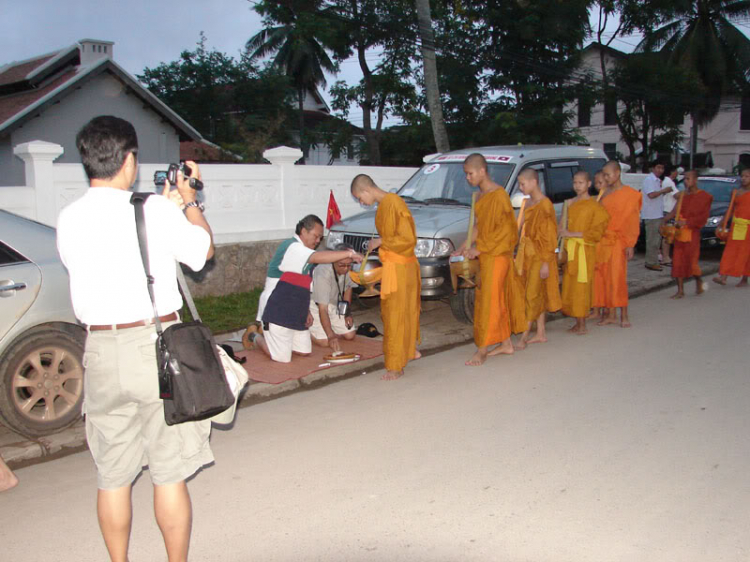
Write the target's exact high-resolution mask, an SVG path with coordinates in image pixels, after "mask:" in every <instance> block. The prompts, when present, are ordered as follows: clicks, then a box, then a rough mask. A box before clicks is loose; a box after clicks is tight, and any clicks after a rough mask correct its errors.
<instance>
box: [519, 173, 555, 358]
mask: <svg viewBox="0 0 750 562" xmlns="http://www.w3.org/2000/svg"><path fill="white" fill-rule="evenodd" d="M518 185H519V187H520V188H521V192H522V193H523V194H524V195H527V196H528V197H529V200H528V201H527V202H526V211H525V216H524V224H523V231H522V235H521V242H520V245H519V246H518V255H517V257H516V268H517V269H518V273H519V274H520V275H521V276H522V278H523V281H524V285H525V288H526V290H525V297H526V299H525V301H526V307H525V310H526V314H525V316H526V330H525V331H524V332H523V335H522V336H521V339H520V340H519V341H518V343H517V344H516V349H524V348H525V347H526V344H529V343H544V342H546V341H547V329H546V324H547V312H556V311H558V310H560V309H561V308H562V300H561V299H560V280H559V277H558V273H557V255H556V254H555V250H556V249H557V219H556V217H555V208H554V206H553V205H552V201H550V199H549V197H546V196H545V195H544V193H542V189H541V188H540V187H539V172H537V171H536V170H534V169H532V168H527V169H525V170H524V171H522V172H521V173H520V174H519V175H518ZM534 321H536V334H534V337H533V338H531V339H529V334H530V333H531V327H532V325H533V323H534Z"/></svg>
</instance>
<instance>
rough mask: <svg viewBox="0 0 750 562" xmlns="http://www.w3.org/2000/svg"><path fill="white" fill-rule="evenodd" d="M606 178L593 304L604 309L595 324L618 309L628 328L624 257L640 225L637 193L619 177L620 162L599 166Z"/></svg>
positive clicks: (607, 320) (630, 251)
mask: <svg viewBox="0 0 750 562" xmlns="http://www.w3.org/2000/svg"><path fill="white" fill-rule="evenodd" d="M602 172H603V174H604V180H605V181H606V182H607V195H606V197H604V198H603V199H602V205H603V206H604V209H605V210H606V211H607V213H608V214H609V223H608V224H607V230H606V232H605V233H604V237H603V238H602V241H601V245H602V248H601V255H600V256H599V257H600V259H601V260H602V286H601V287H600V288H599V291H597V290H595V291H594V293H595V295H596V297H595V300H594V306H595V307H596V306H604V307H606V308H607V309H608V311H607V316H606V317H605V318H603V319H602V320H601V321H599V322H598V325H599V326H606V325H609V324H616V323H617V309H618V308H619V309H620V326H622V327H623V328H630V326H631V324H630V318H629V317H628V261H629V260H631V259H633V255H634V254H635V250H634V248H635V243H636V242H637V241H638V234H639V232H640V227H641V204H642V203H643V199H642V197H641V194H640V193H639V192H638V191H636V190H635V189H633V188H632V187H630V186H627V185H623V184H622V181H621V180H620V163H619V162H617V160H610V161H609V162H607V164H606V165H605V166H604V169H603V170H602Z"/></svg>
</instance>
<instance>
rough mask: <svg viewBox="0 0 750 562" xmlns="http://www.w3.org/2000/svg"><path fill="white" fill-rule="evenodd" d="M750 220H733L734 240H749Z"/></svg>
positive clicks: (736, 218)
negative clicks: (748, 227) (748, 226)
mask: <svg viewBox="0 0 750 562" xmlns="http://www.w3.org/2000/svg"><path fill="white" fill-rule="evenodd" d="M749 224H750V219H741V218H740V217H734V218H733V219H732V240H745V239H746V238H747V225H749Z"/></svg>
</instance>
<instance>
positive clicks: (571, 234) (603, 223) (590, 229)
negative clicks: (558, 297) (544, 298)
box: [559, 170, 609, 336]
mask: <svg viewBox="0 0 750 562" xmlns="http://www.w3.org/2000/svg"><path fill="white" fill-rule="evenodd" d="M590 188H591V178H590V176H589V173H588V172H586V171H583V170H581V171H580V172H576V174H575V175H574V176H573V190H574V191H575V192H576V196H575V197H574V198H573V199H571V201H570V203H569V204H568V224H567V225H564V224H560V229H559V233H560V236H562V237H563V239H564V240H565V242H564V244H565V250H566V252H567V254H568V261H567V262H566V263H565V267H564V270H563V282H562V310H563V313H564V314H565V315H566V316H572V317H573V318H575V319H576V323H575V324H574V325H573V326H572V327H571V328H570V329H569V330H568V331H569V332H572V333H573V334H577V335H579V336H581V335H583V334H585V333H587V330H586V316H587V315H588V313H589V310H590V309H591V302H592V293H593V286H594V267H595V265H596V244H597V243H598V242H599V241H600V240H601V239H602V237H603V236H604V231H605V230H606V229H607V223H608V222H609V215H608V214H607V211H605V210H604V207H602V206H601V205H600V204H599V203H597V202H596V200H594V199H593V198H592V197H591V195H590V194H589V189H590Z"/></svg>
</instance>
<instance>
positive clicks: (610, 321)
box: [596, 316, 617, 326]
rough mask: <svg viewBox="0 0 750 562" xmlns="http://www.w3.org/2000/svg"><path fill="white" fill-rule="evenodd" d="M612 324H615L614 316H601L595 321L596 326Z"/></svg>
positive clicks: (615, 318)
mask: <svg viewBox="0 0 750 562" xmlns="http://www.w3.org/2000/svg"><path fill="white" fill-rule="evenodd" d="M612 324H617V317H616V316H607V317H606V318H602V319H601V320H600V321H599V322H597V323H596V325H597V326H610V325H612Z"/></svg>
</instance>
